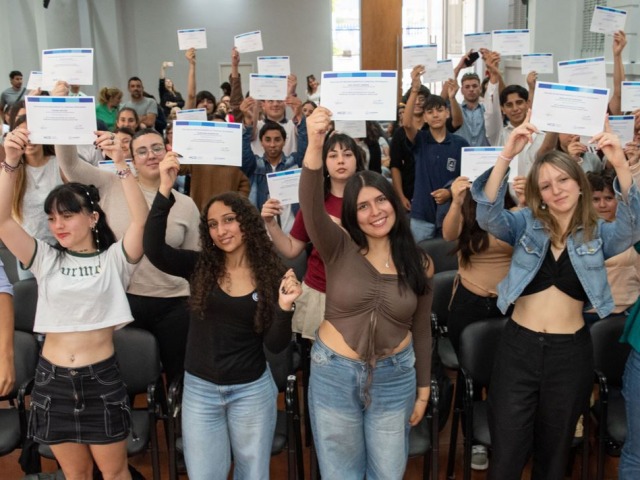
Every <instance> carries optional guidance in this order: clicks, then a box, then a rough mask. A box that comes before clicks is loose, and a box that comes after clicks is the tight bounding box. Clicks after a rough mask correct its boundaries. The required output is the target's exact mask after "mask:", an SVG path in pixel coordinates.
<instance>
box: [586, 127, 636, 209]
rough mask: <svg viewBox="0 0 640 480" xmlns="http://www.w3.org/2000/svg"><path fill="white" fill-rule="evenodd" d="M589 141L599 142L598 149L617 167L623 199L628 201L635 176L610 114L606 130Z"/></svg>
mask: <svg viewBox="0 0 640 480" xmlns="http://www.w3.org/2000/svg"><path fill="white" fill-rule="evenodd" d="M589 143H597V148H598V150H602V153H604V154H605V156H606V157H607V160H608V161H609V163H610V164H611V166H613V168H614V169H615V171H616V176H617V177H618V182H619V184H620V193H621V194H622V197H623V200H624V201H627V200H628V195H629V189H630V188H631V185H632V184H633V177H632V176H631V170H630V169H629V163H628V162H627V158H626V157H625V155H624V151H623V150H622V146H621V145H620V138H619V137H618V136H617V135H616V134H615V133H613V132H612V130H611V126H610V125H609V116H608V115H607V117H606V119H605V122H604V132H602V133H599V134H598V135H596V136H594V137H593V138H592V139H591V140H590V141H589Z"/></svg>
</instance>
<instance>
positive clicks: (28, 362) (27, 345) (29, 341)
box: [7, 331, 40, 398]
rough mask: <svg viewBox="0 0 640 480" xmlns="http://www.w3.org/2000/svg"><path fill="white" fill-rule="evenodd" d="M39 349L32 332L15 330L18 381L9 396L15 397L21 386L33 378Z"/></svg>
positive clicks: (14, 345) (14, 356) (15, 361)
mask: <svg viewBox="0 0 640 480" xmlns="http://www.w3.org/2000/svg"><path fill="white" fill-rule="evenodd" d="M39 351H40V349H39V346H38V342H37V341H36V339H35V337H34V336H33V335H32V334H30V333H25V332H19V331H16V332H13V362H14V365H15V370H16V381H15V384H14V385H13V388H12V389H11V392H9V395H7V398H15V397H16V396H17V395H18V390H19V389H20V387H21V386H22V385H23V384H24V383H25V382H27V381H28V380H30V379H32V378H33V376H34V375H35V373H36V364H37V363H38V355H39Z"/></svg>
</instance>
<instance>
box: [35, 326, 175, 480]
mask: <svg viewBox="0 0 640 480" xmlns="http://www.w3.org/2000/svg"><path fill="white" fill-rule="evenodd" d="M113 341H114V345H115V352H116V357H117V359H118V364H119V366H120V373H121V375H122V380H123V381H124V383H125V384H126V385H127V392H128V393H129V397H130V398H131V399H132V400H131V401H132V408H131V433H130V434H129V437H128V438H127V455H128V456H130V457H131V456H134V455H138V454H141V453H144V452H146V451H147V447H148V446H149V444H150V445H151V463H152V467H153V478H154V480H160V451H159V446H158V430H157V422H158V420H160V419H163V418H164V417H165V415H166V411H167V407H166V397H165V392H164V383H163V380H162V376H161V373H162V366H161V364H160V352H159V350H158V342H157V340H156V338H155V337H154V336H153V335H152V334H151V333H149V332H147V331H146V330H141V329H138V328H126V329H121V330H116V332H115V334H114V338H113ZM141 394H145V395H146V399H147V405H146V406H145V407H143V408H134V407H133V400H134V398H135V396H136V395H141ZM134 434H135V436H134ZM39 452H40V455H42V456H43V457H46V458H51V459H53V458H54V455H53V452H52V451H51V449H50V448H49V447H48V445H40V448H39Z"/></svg>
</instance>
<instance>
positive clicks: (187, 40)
mask: <svg viewBox="0 0 640 480" xmlns="http://www.w3.org/2000/svg"><path fill="white" fill-rule="evenodd" d="M190 48H195V49H199V48H207V30H206V29H205V28H189V29H185V30H178V49H180V50H189V49H190Z"/></svg>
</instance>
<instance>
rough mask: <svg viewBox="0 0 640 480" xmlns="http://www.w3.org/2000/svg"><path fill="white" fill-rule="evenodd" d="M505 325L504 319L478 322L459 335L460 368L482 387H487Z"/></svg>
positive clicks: (505, 319) (505, 320)
mask: <svg viewBox="0 0 640 480" xmlns="http://www.w3.org/2000/svg"><path fill="white" fill-rule="evenodd" d="M506 323H507V318H506V317H498V318H489V319H487V320H480V321H478V322H474V323H472V324H471V325H469V326H467V327H466V328H465V329H464V330H463V331H462V334H461V335H460V352H459V353H460V354H459V355H458V359H459V360H460V367H462V368H463V369H464V370H465V371H466V372H467V373H468V374H469V375H470V376H471V378H473V381H474V383H476V384H479V385H480V386H482V387H489V383H490V380H491V371H492V370H493V361H494V359H495V354H496V351H497V350H498V345H499V344H500V338H501V337H502V331H503V330H504V326H505V324H506Z"/></svg>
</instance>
